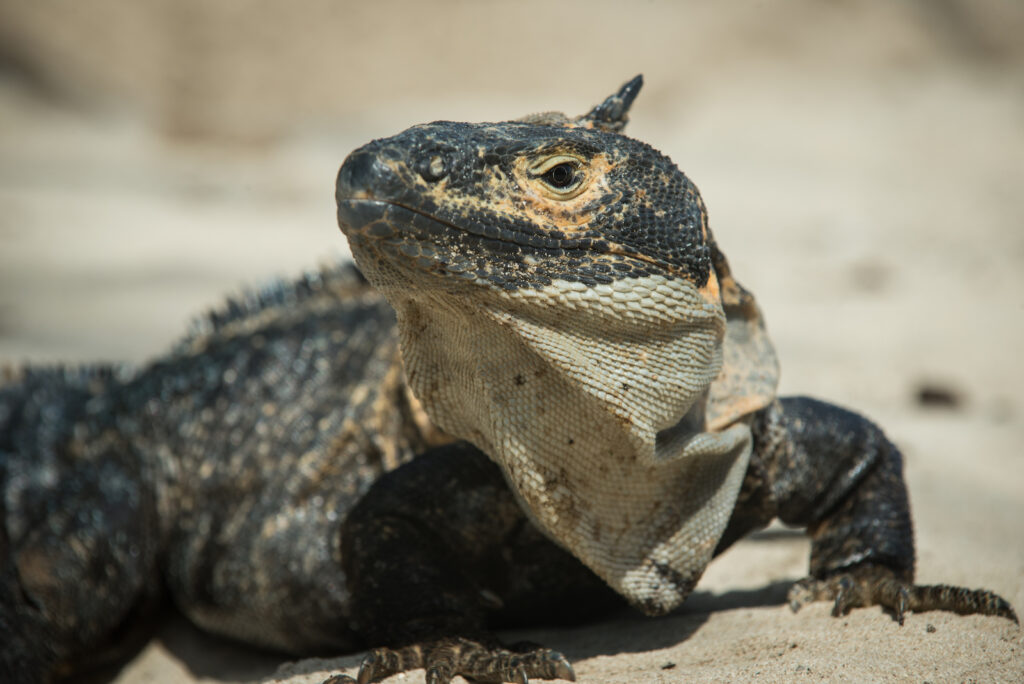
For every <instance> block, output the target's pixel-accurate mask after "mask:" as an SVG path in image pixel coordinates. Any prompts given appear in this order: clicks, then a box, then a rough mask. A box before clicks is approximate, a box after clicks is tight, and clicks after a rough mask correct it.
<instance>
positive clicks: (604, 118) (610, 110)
mask: <svg viewBox="0 0 1024 684" xmlns="http://www.w3.org/2000/svg"><path fill="white" fill-rule="evenodd" d="M643 85H644V77H643V74H638V75H637V76H636V77H635V78H633V80H631V81H629V82H628V83H626V84H625V85H623V86H622V87H621V88H619V92H617V93H615V94H614V95H610V96H609V97H608V99H606V100H605V101H604V102H602V103H601V104H599V105H597V106H596V107H594V108H593V109H591V110H590V111H589V112H587V113H586V114H584V115H583V116H580V117H578V118H577V119H576V125H578V126H584V127H586V128H597V129H600V130H603V131H610V132H612V133H618V132H619V131H621V130H622V129H623V128H625V126H626V123H627V122H628V121H629V108H630V106H632V104H633V100H635V99H636V96H637V93H639V92H640V88H641V87H643Z"/></svg>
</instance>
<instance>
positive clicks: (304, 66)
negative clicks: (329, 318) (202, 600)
mask: <svg viewBox="0 0 1024 684" xmlns="http://www.w3.org/2000/svg"><path fill="white" fill-rule="evenodd" d="M1022 36H1024V4H1022V3H1019V2H1016V1H1015V0H973V1H972V0H935V1H931V2H929V1H925V0H921V1H918V2H913V1H910V0H906V1H901V2H889V3H882V2H876V3H871V2H854V1H852V0H845V1H838V0H836V1H833V2H812V1H810V0H805V1H793V2H771V1H768V0H765V1H762V2H755V1H752V0H746V1H742V2H733V3H728V4H727V3H704V2H686V3H667V2H642V3H640V2H638V3H633V4H631V5H628V6H626V5H620V4H617V3H610V2H595V1H590V2H562V3H539V2H519V3H507V4H498V3H486V2H473V3H471V2H435V3H418V2H376V3H360V4H356V3H347V2H328V1H327V0H317V1H307V2H301V3H297V2H277V3H272V2H266V1H251V2H232V1H230V0H151V1H150V2H145V3H129V2H117V1H116V0H91V1H89V2H75V1H74V0H64V1H56V0H52V1H48V2H35V1H30V0H0V365H2V364H3V363H12V364H20V363H23V362H52V361H56V360H63V361H71V362H79V361H93V360H126V361H130V362H141V361H143V360H145V359H147V358H151V357H152V356H154V355H156V354H158V353H160V352H161V351H162V350H164V349H166V348H167V347H168V346H169V345H170V344H171V342H172V341H173V340H174V339H175V337H176V336H177V335H179V334H180V333H181V332H182V331H183V330H184V329H185V327H186V326H187V324H188V321H189V320H190V319H191V318H192V317H194V316H195V315H197V314H199V313H201V312H202V311H203V310H205V309H207V308H209V307H211V306H215V305H216V304H217V303H218V302H219V301H221V300H222V299H223V296H224V295H225V294H226V293H229V292H232V291H238V290H239V289H240V288H242V287H244V286H246V285H258V284H259V283H261V282H266V281H267V279H269V278H272V277H275V276H289V275H291V274H295V273H296V272H298V271H299V270H301V269H303V268H309V267H312V266H314V265H316V264H317V263H318V262H322V261H324V260H329V259H332V258H336V257H337V256H338V255H342V254H344V253H346V250H347V248H346V246H345V245H344V241H343V238H342V236H341V235H340V233H339V232H338V230H337V227H336V224H335V219H334V206H333V194H332V193H333V181H334V175H335V173H336V171H337V167H338V165H339V164H340V162H341V160H342V159H343V158H344V156H345V155H346V154H347V153H348V152H349V151H351V150H352V149H353V148H354V147H356V146H358V145H360V144H362V143H363V142H366V141H367V140H369V139H371V138H373V137H379V136H386V135H390V134H392V133H395V132H397V131H398V130H400V129H402V128H405V127H407V126H409V125H412V124H414V123H419V122H423V121H429V120H434V119H457V120H501V119H507V118H513V117H516V116H519V115H522V114H526V113H529V112H535V111H544V110H550V109H559V110H563V111H566V112H568V113H570V114H577V113H581V112H583V111H585V110H586V109H588V108H589V107H590V106H592V105H593V104H595V103H597V102H598V101H600V100H601V99H602V98H603V97H605V96H606V95H608V94H609V93H611V92H613V91H614V90H615V89H616V88H617V87H618V86H619V85H620V84H621V83H622V82H623V81H625V80H627V79H628V78H630V77H632V76H633V75H635V74H636V73H641V72H642V73H643V74H644V77H645V79H646V85H645V87H644V91H643V92H642V94H641V96H640V98H639V99H638V101H637V103H636V105H635V106H634V109H633V117H632V123H631V124H630V128H629V132H630V133H631V134H632V135H634V136H636V137H638V138H641V139H644V140H647V141H649V142H650V143H652V144H654V145H655V146H656V147H658V148H660V149H661V150H663V151H664V152H666V153H668V154H670V155H671V156H672V158H673V159H674V160H675V161H676V162H677V163H678V164H679V165H680V167H681V168H682V169H683V170H685V171H686V172H687V173H688V174H689V175H690V176H691V177H692V178H693V179H694V180H695V181H696V183H697V184H698V186H699V187H700V188H701V190H702V192H703V194H704V197H705V200H706V201H707V204H708V206H709V208H710V211H711V223H712V227H713V229H714V230H715V232H716V235H717V237H718V240H719V242H720V244H722V245H723V247H724V248H725V250H726V252H727V254H728V255H729V257H730V259H731V261H732V262H733V266H734V271H735V272H736V273H737V274H738V276H739V278H740V279H741V280H742V281H743V282H744V284H746V285H747V286H748V287H749V288H750V289H752V290H753V291H754V292H755V293H756V294H757V296H758V298H759V300H760V302H761V305H762V307H763V308H764V310H765V312H766V316H767V319H768V323H769V327H770V331H771V332H772V335H773V337H774V339H775V341H776V344H777V346H778V350H779V354H780V358H781V361H782V366H783V381H782V390H783V391H784V392H786V393H798V392H799V393H809V394H814V395H818V396H822V397H825V398H830V399H833V400H836V401H838V402H840V403H844V404H847V405H851V406H855V407H857V408H858V409H860V410H862V411H864V412H865V413H868V414H869V415H871V416H873V417H875V418H877V419H878V420H879V421H880V422H881V423H882V424H883V425H884V426H885V427H886V429H887V431H888V432H889V434H890V436H891V437H892V438H893V439H894V440H895V441H896V442H897V443H898V444H899V445H900V446H901V447H902V448H903V449H904V450H905V453H906V459H907V476H908V480H909V482H910V486H911V495H912V498H913V503H914V507H915V517H916V521H917V530H918V537H919V553H918V557H919V567H920V571H919V576H920V579H921V580H922V581H924V582H938V581H947V582H953V583H958V584H968V585H972V586H986V587H989V588H991V589H994V590H997V591H999V592H1000V593H1002V594H1003V595H1005V596H1006V597H1007V598H1009V599H1010V600H1011V601H1013V602H1014V603H1015V604H1016V606H1017V607H1018V609H1019V608H1022V607H1024V529H1022V525H1021V522H1020V521H1021V520H1024V463H1022V458H1021V444H1022V443H1024V361H1022V360H1021V354H1022V350H1024V39H1022ZM928 389H931V390H932V393H933V394H938V395H941V396H940V399H941V398H943V397H944V398H945V399H946V400H947V401H946V402H945V403H947V404H951V405H946V406H943V407H939V408H936V407H933V406H930V405H925V404H922V402H921V401H920V400H919V394H920V393H921V391H922V390H928ZM806 553H807V547H806V544H805V542H803V541H802V539H800V538H799V537H797V536H794V535H792V534H790V533H787V532H786V531H784V530H778V531H775V532H771V533H768V534H766V535H762V536H761V537H760V538H758V539H755V540H753V541H750V542H746V543H744V544H743V545H741V546H740V547H739V548H737V549H736V550H734V551H732V552H731V553H730V554H727V555H726V556H725V557H724V558H723V559H722V560H720V561H717V562H716V563H715V564H714V565H713V566H712V567H711V569H710V570H709V572H708V574H707V576H706V578H705V581H704V582H703V583H702V584H701V587H700V588H701V590H702V591H701V592H699V593H698V595H697V596H695V597H694V600H692V601H691V602H690V603H688V604H687V607H686V608H685V609H684V611H683V613H682V614H681V615H680V616H676V617H673V618H670V619H668V620H660V621H642V620H639V619H636V618H622V619H620V620H613V621H610V622H608V623H606V624H602V625H598V626H595V627H592V628H587V629H586V630H569V631H558V632H544V633H534V634H530V635H529V636H530V637H531V638H535V639H537V638H544V639H546V640H547V642H548V643H550V645H553V646H556V647H559V648H562V649H564V650H565V651H566V653H567V654H569V655H570V657H572V658H573V659H574V660H575V661H576V662H577V664H578V666H577V672H578V673H579V674H580V677H581V679H583V680H585V681H592V682H597V681H609V682H611V681H616V682H618V681H621V682H631V681H650V682H656V681H665V682H669V681H691V680H693V681H712V680H732V681H737V680H739V681H747V680H752V679H756V680H758V681H787V680H790V679H807V680H849V681H870V680H873V681H902V680H918V681H922V680H929V681H961V680H976V681H1020V680H1022V679H1024V645H1022V643H1021V636H1020V631H1019V630H1017V629H1015V628H1013V627H1012V626H1010V625H1009V624H1008V623H1006V622H1005V621H1000V620H993V619H985V618H959V617H955V616H949V615H938V614H928V615H922V616H913V617H912V618H910V620H908V623H907V626H905V627H904V628H902V629H897V628H896V626H895V624H894V623H893V622H892V621H891V619H889V618H888V616H886V615H885V614H883V613H881V612H880V611H878V610H877V609H872V610H864V611H858V612H856V613H855V614H853V615H851V616H850V617H849V618H847V619H845V620H831V619H830V618H828V617H827V612H828V608H827V607H826V606H814V607H812V608H811V609H809V610H807V611H804V612H803V613H801V614H800V615H798V616H792V615H790V614H789V612H788V610H787V609H785V608H784V607H783V606H782V605H781V603H782V599H783V597H784V595H785V586H786V584H787V583H788V582H789V581H792V580H794V579H796V578H798V577H799V576H800V575H801V574H802V573H803V572H804V570H805V568H806ZM925 623H927V624H929V625H931V626H933V627H934V628H935V631H934V632H928V631H926V630H925V627H924V625H925ZM620 651H622V652H625V653H623V654H620V655H615V654H617V653H619V652H620ZM280 660H281V659H280V658H276V657H267V656H261V655H256V654H253V653H250V652H248V651H245V650H240V649H236V648H234V647H231V646H228V645H225V644H223V643H222V642H219V641H217V640H214V639H210V638H209V637H206V636H205V635H202V634H200V633H198V632H196V631H195V630H190V628H188V627H187V626H184V625H182V624H180V623H174V624H172V625H171V626H170V627H167V628H165V629H163V630H162V631H161V633H160V635H159V638H158V639H157V640H155V641H154V642H153V643H152V644H151V645H150V646H149V647H148V648H147V649H146V650H145V651H143V653H142V654H141V655H140V656H139V657H138V658H137V659H136V660H135V661H133V662H132V663H131V664H130V665H129V666H128V667H127V668H126V669H125V670H124V671H123V672H122V674H121V675H120V676H121V680H120V681H124V682H144V681H182V682H185V681H192V680H193V679H195V678H198V679H203V680H207V679H208V680H210V681H228V680H244V679H250V678H257V679H258V678H260V677H263V676H269V675H270V674H271V673H273V672H274V668H275V667H276V666H277V664H278V662H280ZM355 662H357V660H355V659H353V658H348V659H344V660H342V661H341V663H342V664H343V665H352V664H353V663H355ZM670 663H672V664H673V667H671V668H668V667H667V666H668V664H670ZM325 666H326V664H324V663H321V662H318V661H304V662H300V663H299V664H297V665H295V666H294V667H293V668H292V669H291V670H287V671H282V672H280V673H279V676H280V677H284V676H285V675H287V674H297V675H298V677H299V678H298V679H296V681H318V679H317V678H318V677H320V678H322V676H323V675H322V673H321V674H317V673H318V672H319V670H318V668H320V667H325ZM663 668H665V669H663ZM303 677H305V678H303ZM417 677H419V680H417V679H416V678H417ZM421 680H422V676H421V673H416V674H415V675H412V676H410V677H409V678H407V681H421Z"/></svg>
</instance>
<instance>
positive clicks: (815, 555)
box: [718, 397, 1017, 624]
mask: <svg viewBox="0 0 1024 684" xmlns="http://www.w3.org/2000/svg"><path fill="white" fill-rule="evenodd" d="M753 431H754V436H755V450H754V454H753V456H752V459H751V465H750V468H749V469H748V472H747V476H746V480H745V482H744V486H743V490H742V491H741V494H740V499H739V501H738V502H737V506H736V509H735V511H734V513H733V517H732V519H731V520H730V525H729V528H728V529H727V530H726V533H725V535H724V536H723V538H722V542H721V543H720V544H719V548H718V551H722V550H723V549H724V548H725V547H727V546H728V545H729V544H731V543H732V542H733V541H735V540H736V539H738V538H739V537H740V536H742V535H743V534H746V533H747V532H749V531H751V530H753V529H756V528H757V527H761V526H763V525H765V524H767V523H768V522H769V521H770V520H771V519H772V518H774V517H778V518H779V519H780V520H782V522H784V523H786V524H788V525H794V526H803V527H806V528H807V533H808V535H809V536H810V537H811V559H810V571H809V576H808V577H807V578H806V579H804V580H801V581H799V582H797V583H796V584H795V585H794V587H793V588H792V590H791V591H790V593H789V601H790V606H791V607H792V608H793V610H794V611H795V610H798V609H799V608H800V607H801V606H802V605H804V604H806V603H808V602H810V601H816V600H831V601H834V608H833V615H837V616H838V615H841V614H844V613H846V612H847V611H848V610H849V609H851V608H856V607H861V606H870V605H881V606H883V607H885V608H888V609H889V610H891V611H892V612H893V613H894V614H895V615H896V617H897V619H898V620H899V622H900V624H902V623H903V619H904V615H905V614H906V612H907V611H908V610H909V611H913V612H922V611H928V610H945V611H951V612H955V613H961V614H974V613H978V614H983V615H998V616H1002V617H1005V618H1009V619H1011V620H1013V621H1014V622H1016V621H1017V616H1016V614H1015V613H1014V611H1013V608H1012V607H1011V606H1010V604H1009V603H1008V602H1007V601H1006V600H1005V599H1003V598H1002V597H1000V596H998V595H997V594H994V593H992V592H990V591H987V590H983V589H977V590H972V589H964V588H961V587H954V586H949V585H931V586H922V585H916V584H914V537H913V529H912V526H911V519H910V507H909V504H908V501H907V490H906V486H905V484H904V482H903V458H902V456H901V454H900V452H899V450H898V449H897V448H896V447H895V446H893V444H892V443H891V442H889V440H888V439H886V437H885V435H884V434H883V433H882V431H881V430H880V429H879V428H878V427H877V426H876V425H874V424H873V423H871V422H870V421H868V420H866V419H865V418H863V417H861V416H859V415H857V414H855V413H851V412H849V411H845V410H843V409H841V408H839V407H837V406H833V405H831V404H826V403H824V402H820V401H815V400H813V399H807V398H802V397H793V398H786V399H782V400H780V401H778V402H776V403H775V404H773V405H772V406H770V407H768V408H767V409H764V410H763V411H761V412H759V413H758V414H757V415H756V417H755V420H754V424H753Z"/></svg>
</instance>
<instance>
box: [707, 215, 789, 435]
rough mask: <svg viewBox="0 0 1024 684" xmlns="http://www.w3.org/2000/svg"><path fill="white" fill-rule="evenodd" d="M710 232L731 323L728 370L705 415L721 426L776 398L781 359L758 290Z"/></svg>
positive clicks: (725, 347) (710, 425) (715, 385)
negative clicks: (746, 283) (746, 284)
mask: <svg viewBox="0 0 1024 684" xmlns="http://www.w3.org/2000/svg"><path fill="white" fill-rule="evenodd" d="M708 237H709V243H710V247H711V262H712V266H713V267H714V270H715V275H716V276H717V278H718V286H719V290H720V292H721V298H722V309H724V311H725V326H726V328H725V340H724V341H723V342H722V370H721V371H720V372H719V374H718V377H717V378H715V380H714V382H712V383H711V389H710V391H709V393H708V403H707V411H706V414H705V418H706V424H707V429H708V430H712V431H715V430H722V429H724V428H726V427H727V426H729V425H730V424H731V423H734V422H736V421H737V420H739V419H741V418H743V417H744V416H747V415H749V414H751V413H753V412H754V411H758V410H760V409H762V408H764V407H765V406H768V405H769V404H770V403H772V401H774V400H775V393H776V387H777V386H778V383H779V362H778V360H777V359H776V357H775V348H774V347H773V346H772V343H771V340H770V339H768V332H767V331H766V330H765V325H764V317H763V316H762V315H761V308H760V307H759V306H758V305H757V301H756V300H755V299H754V295H752V294H750V293H749V292H748V291H747V290H745V289H743V287H742V286H741V285H740V284H739V283H737V282H736V280H735V279H733V277H732V271H731V270H730V268H729V262H728V260H726V258H725V255H724V254H722V252H721V251H720V250H719V249H718V245H717V244H715V241H714V238H711V236H710V234H709V235H708Z"/></svg>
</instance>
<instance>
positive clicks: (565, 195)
mask: <svg viewBox="0 0 1024 684" xmlns="http://www.w3.org/2000/svg"><path fill="white" fill-rule="evenodd" d="M530 172H531V174H532V175H533V176H534V177H535V178H539V179H540V180H541V182H542V183H544V185H545V186H547V188H548V190H550V191H552V192H553V194H554V195H555V196H556V197H558V198H559V199H569V197H572V196H575V195H576V194H579V193H577V192H576V191H577V190H580V189H581V188H582V186H583V181H584V180H585V178H586V174H585V173H584V171H583V169H582V164H581V163H580V160H579V159H576V158H575V157H570V156H567V155H558V156H556V157H551V158H549V159H545V160H544V161H543V162H541V163H539V164H537V165H535V166H534V167H533V168H532V169H530Z"/></svg>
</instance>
